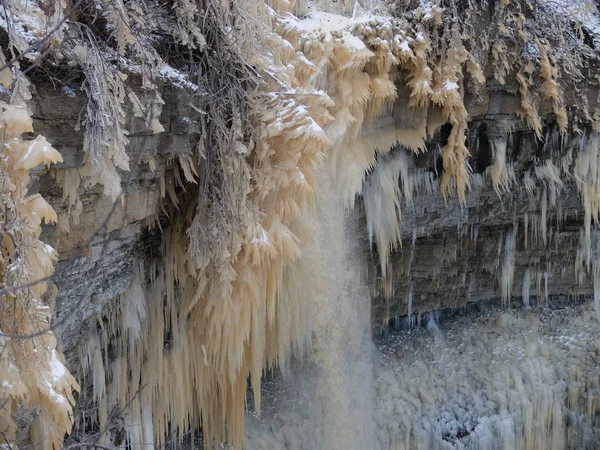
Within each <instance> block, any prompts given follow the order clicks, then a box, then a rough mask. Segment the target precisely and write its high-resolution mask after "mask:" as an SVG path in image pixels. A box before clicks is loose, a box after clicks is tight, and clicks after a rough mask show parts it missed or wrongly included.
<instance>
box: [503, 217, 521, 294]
mask: <svg viewBox="0 0 600 450" xmlns="http://www.w3.org/2000/svg"><path fill="white" fill-rule="evenodd" d="M516 251H517V225H516V224H515V225H514V226H513V228H511V229H510V230H509V231H508V232H507V233H506V237H505V240H504V261H503V262H502V267H501V268H500V279H499V282H500V291H501V295H502V302H503V303H504V304H508V303H509V302H510V298H511V295H512V287H513V279H514V274H515V254H516Z"/></svg>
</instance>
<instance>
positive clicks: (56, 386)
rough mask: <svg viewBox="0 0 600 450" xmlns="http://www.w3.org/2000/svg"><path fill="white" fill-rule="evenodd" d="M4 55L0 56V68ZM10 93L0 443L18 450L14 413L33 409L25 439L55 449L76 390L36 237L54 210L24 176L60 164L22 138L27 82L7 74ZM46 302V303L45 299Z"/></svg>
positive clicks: (0, 109) (43, 247)
mask: <svg viewBox="0 0 600 450" xmlns="http://www.w3.org/2000/svg"><path fill="white" fill-rule="evenodd" d="M3 61H4V56H3V55H2V57H1V58H0V64H2V62H3ZM0 87H2V89H5V88H10V89H11V91H5V92H8V93H9V94H10V100H9V102H8V103H6V102H3V101H1V102H0V146H1V147H0V153H1V158H0V179H1V180H2V183H1V185H2V189H1V190H0V198H1V201H2V205H3V208H2V217H1V221H2V223H3V224H4V225H3V230H2V234H3V237H2V240H1V243H2V245H1V247H2V251H1V257H0V274H1V275H0V281H1V285H2V289H3V291H4V290H6V292H3V294H2V295H1V298H0V331H1V332H2V335H1V336H0V347H1V348H2V351H1V352H0V380H2V382H1V384H0V402H1V403H2V405H3V406H2V408H0V430H1V433H0V443H1V446H5V447H6V448H16V445H17V443H16V432H17V431H20V430H18V429H17V426H16V424H15V422H14V420H13V417H12V414H13V413H14V411H16V409H17V407H18V406H23V405H26V406H28V407H31V408H36V407H37V408H39V414H37V416H36V418H35V420H34V421H33V423H32V425H31V427H30V430H29V431H30V437H31V441H32V442H35V443H36V445H37V446H38V447H39V448H40V449H42V450H49V449H52V448H60V447H61V445H62V442H63V439H64V436H65V433H69V432H71V429H72V426H73V406H74V404H75V400H74V397H73V391H75V390H79V386H78V384H77V382H76V381H75V379H74V378H73V376H72V375H71V373H70V372H69V371H68V370H67V368H66V367H65V365H64V358H63V356H62V354H61V352H60V350H59V348H57V344H58V343H57V340H56V338H55V336H54V333H53V330H52V328H51V309H50V306H48V304H47V300H52V295H53V294H52V292H54V295H55V293H56V290H50V291H49V292H47V291H48V282H47V280H48V277H49V276H50V275H51V274H52V272H53V270H54V262H55V261H56V259H57V253H56V251H55V250H54V248H52V247H51V246H50V245H48V244H45V243H44V242H42V241H41V240H40V235H41V233H42V222H45V223H46V224H50V223H56V220H57V217H56V213H55V212H54V210H53V209H52V207H51V206H50V205H49V204H48V203H47V202H46V200H44V198H43V197H42V196H41V195H40V194H35V193H34V194H30V193H29V192H28V186H29V183H30V171H31V170H32V169H34V168H36V167H38V166H40V165H42V164H43V165H46V166H50V165H51V164H53V163H57V162H62V156H61V155H60V153H59V152H58V151H56V150H55V149H54V148H52V146H51V145H50V143H49V142H48V141H47V140H46V138H44V137H43V136H41V135H39V136H37V137H36V138H35V139H26V138H25V135H26V134H28V133H32V132H33V131H34V129H33V123H32V118H31V113H30V111H29V109H28V105H27V102H28V101H29V100H31V94H30V92H29V82H28V81H27V79H26V78H24V77H23V76H22V73H21V72H20V71H19V70H17V69H13V71H12V73H11V74H10V76H7V77H6V79H5V80H4V81H3V83H2V85H1V86H0ZM37 280H41V281H37ZM45 299H46V300H45Z"/></svg>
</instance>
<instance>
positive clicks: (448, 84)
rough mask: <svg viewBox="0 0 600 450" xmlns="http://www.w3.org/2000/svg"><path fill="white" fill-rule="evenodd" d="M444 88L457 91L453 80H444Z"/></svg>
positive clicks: (456, 85)
mask: <svg viewBox="0 0 600 450" xmlns="http://www.w3.org/2000/svg"><path fill="white" fill-rule="evenodd" d="M444 89H445V90H446V91H457V90H458V84H456V83H455V82H454V81H450V80H446V82H445V83H444Z"/></svg>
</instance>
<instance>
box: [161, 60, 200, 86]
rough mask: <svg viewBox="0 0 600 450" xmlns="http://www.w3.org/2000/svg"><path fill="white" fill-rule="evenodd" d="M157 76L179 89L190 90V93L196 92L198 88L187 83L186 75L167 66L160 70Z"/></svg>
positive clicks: (189, 82)
mask: <svg viewBox="0 0 600 450" xmlns="http://www.w3.org/2000/svg"><path fill="white" fill-rule="evenodd" d="M159 76H160V77H162V78H164V79H166V80H167V81H169V82H170V83H171V84H173V86H176V87H178V88H180V89H191V90H192V91H197V90H198V86H197V85H195V84H194V83H192V82H191V81H189V80H188V78H187V75H186V74H184V73H183V72H180V71H179V70H177V69H175V68H173V67H171V66H169V65H165V66H163V67H162V69H160V71H159Z"/></svg>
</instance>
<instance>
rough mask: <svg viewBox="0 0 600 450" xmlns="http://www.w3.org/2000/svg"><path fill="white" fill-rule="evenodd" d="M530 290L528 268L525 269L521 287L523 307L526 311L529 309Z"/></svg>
mask: <svg viewBox="0 0 600 450" xmlns="http://www.w3.org/2000/svg"><path fill="white" fill-rule="evenodd" d="M530 288H531V272H530V270H529V268H527V269H525V272H524V273H523V286H522V296H523V306H524V307H525V308H526V309H529V308H530V305H529V290H530Z"/></svg>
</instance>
